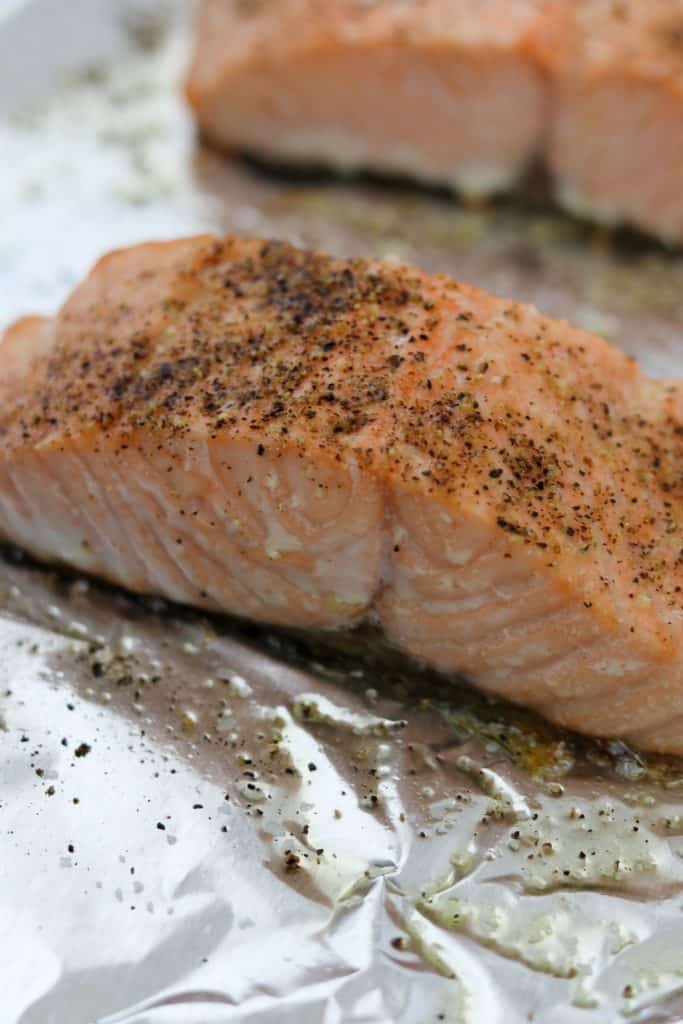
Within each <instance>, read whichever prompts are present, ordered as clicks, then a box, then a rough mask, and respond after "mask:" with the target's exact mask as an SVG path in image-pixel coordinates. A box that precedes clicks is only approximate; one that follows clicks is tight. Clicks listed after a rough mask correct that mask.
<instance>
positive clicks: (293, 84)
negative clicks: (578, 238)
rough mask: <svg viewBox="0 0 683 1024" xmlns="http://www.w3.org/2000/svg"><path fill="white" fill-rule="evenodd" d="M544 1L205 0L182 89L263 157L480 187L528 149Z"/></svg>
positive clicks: (511, 168) (211, 126)
mask: <svg viewBox="0 0 683 1024" xmlns="http://www.w3.org/2000/svg"><path fill="white" fill-rule="evenodd" d="M538 9H539V0H515V2H514V3H512V4H511V3H510V0H458V2H457V3H454V2H453V0H421V2H417V3H405V2H403V0H383V2H379V3H363V2H358V0H277V2H259V0H256V2H253V3H250V2H246V3H245V2H243V0H235V2H231V0H204V3H203V4H202V5H201V8H200V17H199V25H198V31H199V35H198V42H197V48H196V53H195V59H194V63H193V65H192V69H191V72H190V76H189V79H188V84H187V93H188V96H189V99H190V102H191V104H192V105H193V106H194V108H195V111H196V114H197V118H198V120H199V123H200V125H201V128H202V131H203V132H204V133H205V135H206V136H207V137H208V138H210V139H211V140H213V141H214V142H217V143H219V144H220V145H221V146H225V147H230V148H238V149H240V150H250V151H253V152H255V153H257V154H264V155H266V156H268V157H270V158H275V159H278V160H286V161H295V162H296V161H299V162H304V163H319V162H323V163H328V164H332V165H334V166H335V167H336V168H338V169H341V170H343V171H355V170H358V169H363V168H365V169H367V168H373V169H376V170H379V171H384V172H391V173H399V174H404V175H409V176H411V177H413V178H417V179H420V180H424V181H428V182H438V183H443V182H445V183H447V184H449V185H453V186H456V187H457V188H459V189H461V190H463V191H464V192H467V193H471V194H482V193H488V192H492V191H496V190H499V189H501V188H504V187H508V186H509V185H510V184H511V183H513V182H514V181H515V180H516V179H517V178H518V177H519V175H520V174H521V173H522V171H523V170H524V169H525V168H526V166H527V164H528V162H529V160H530V158H531V157H532V156H533V155H534V153H535V151H536V149H537V146H538V143H539V138H540V135H541V132H542V130H543V125H544V100H545V88H544V83H543V78H542V74H541V72H540V69H539V68H538V66H537V62H535V61H534V59H533V57H532V54H531V52H530V47H531V40H530V37H529V34H530V30H531V29H532V28H533V26H534V24H535V16H536V14H537V12H538Z"/></svg>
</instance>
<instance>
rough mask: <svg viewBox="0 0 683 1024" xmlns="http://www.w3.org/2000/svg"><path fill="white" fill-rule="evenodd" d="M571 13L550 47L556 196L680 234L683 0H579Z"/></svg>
mask: <svg viewBox="0 0 683 1024" xmlns="http://www.w3.org/2000/svg"><path fill="white" fill-rule="evenodd" d="M567 20H568V21H569V24H568V25H567V30H566V31H565V32H564V34H563V40H562V41H563V44H564V45H551V46H550V47H548V48H547V50H546V51H545V54H546V62H547V67H548V68H549V71H550V76H551V82H552V87H553V91H554V92H553V98H552V104H551V106H552V111H553V115H552V118H551V129H550V136H549V140H548V145H547V160H548V166H549V168H550V170H551V172H552V174H553V175H554V177H555V182H556V184H555V188H556V191H557V194H558V198H559V199H560V201H561V202H562V203H563V205H565V206H566V207H568V208H569V209H571V210H574V211H576V212H578V213H581V214H587V215H588V216H591V217H594V218H597V219H598V220H601V221H604V222H606V223H608V224H615V223H620V222H623V221H625V222H628V223H630V224H633V225H636V226H638V227H640V228H642V229H644V230H646V231H648V232H650V233H652V234H654V235H657V236H659V237H661V238H663V239H664V240H666V241H669V242H680V241H682V240H683V0H619V2H615V0H578V2H576V3H574V4H573V5H572V7H571V15H570V17H569V19H567V18H566V17H565V21H567ZM556 42H557V40H556Z"/></svg>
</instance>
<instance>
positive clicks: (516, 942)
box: [0, 0, 683, 1024]
mask: <svg viewBox="0 0 683 1024" xmlns="http://www.w3.org/2000/svg"><path fill="white" fill-rule="evenodd" d="M0 13H1V12H0ZM188 16H189V11H188V9H187V7H186V6H185V5H183V4H177V3H172V2H168V3H153V4H152V3H147V4H134V3H130V2H118V3H117V2H113V0H96V2H94V0H62V3H60V4H59V6H58V7H57V5H55V4H54V2H50V0H41V2H34V3H31V4H27V5H25V6H23V7H19V8H17V9H16V10H14V11H13V12H10V14H8V15H7V17H6V18H5V20H4V21H2V20H0V109H1V110H2V116H1V117H0V152H1V153H2V161H1V166H0V217H1V222H2V225H3V230H2V232H0V318H1V319H2V322H3V323H4V322H6V321H9V320H10V319H11V318H12V317H13V316H15V315H19V314H21V313H23V312H27V311H43V310H45V311H49V310H52V309H53V308H54V307H55V305H56V304H57V303H58V302H60V301H61V300H62V298H63V297H64V295H65V294H66V293H67V292H68V290H69V288H70V287H71V286H72V284H73V283H74V282H75V281H76V280H77V279H78V277H79V276H80V275H81V274H82V273H83V272H84V271H85V270H86V269H87V267H88V266H89V264H90V263H91V262H92V261H93V259H94V258H96V257H97V256H98V255H100V254H101V253H102V252H103V251H105V250H107V249H109V248H111V247H112V246H114V245H119V244H128V243H131V242H134V241H139V240H143V239H148V238H151V237H156V238H163V237H173V236H174V235H177V234H180V233H184V232H195V231H201V230H226V231H238V232H243V233H250V234H258V235H265V236H273V235H274V236H277V237H285V238H288V239H291V240H293V241H296V242H301V243H306V244H316V245H321V246H324V247H325V248H327V249H330V250H333V251H336V252H339V253H349V254H373V255H381V256H384V257H386V258H392V257H395V258H402V259H404V258H405V259H410V260H412V261H414V262H416V263H418V264H420V265H421V266H424V267H426V268H428V269H438V270H446V271H449V272H451V273H454V274H456V275H457V276H459V277H461V278H463V279H465V280H469V281H472V282H475V283H478V284H481V285H483V286H484V287H486V288H488V289H490V290H492V291H497V292H499V293H502V294H505V295H509V296H511V297H515V298H524V299H530V300H532V301H534V302H536V303H537V304H538V305H539V306H541V307H542V308H543V309H544V310H546V311H548V312H551V313H554V314H558V315H566V316H567V317H569V318H571V319H572V320H573V321H574V322H578V323H580V324H582V325H584V326H587V327H589V328H592V329H596V330H598V331H601V332H602V333H604V334H606V335H607V336H609V337H610V338H612V339H613V340H614V341H615V342H617V343H619V344H621V345H623V346H624V347H625V348H626V349H627V350H628V351H630V352H633V353H634V354H637V355H638V356H639V358H640V359H641V360H642V362H643V363H644V364H645V365H646V366H647V368H648V369H649V370H650V371H651V372H652V373H655V374H657V373H660V374H674V375H680V373H681V370H682V369H683V350H682V348H681V343H680V339H681V336H682V335H683V304H682V303H681V295H682V294H683V290H682V286H683V261H681V260H680V259H676V258H675V257H672V256H671V255H670V254H666V253H664V252H663V251H660V250H659V249H658V248H657V247H656V246H651V245H647V244H645V243H642V242H638V241H635V240H632V239H631V240H624V239H617V240H615V239H614V238H613V237H611V236H609V235H605V234H603V233H601V232H598V231H593V230H591V229H588V228H585V227H580V226H577V225H575V224H573V223H572V222H571V221H569V220H567V219H564V218H562V217H559V216H557V215H554V214H552V213H550V212H548V211H547V210H546V209H545V208H544V207H543V205H542V203H539V202H537V201H536V200H534V199H528V200H526V201H525V207H524V208H523V209H520V206H519V204H513V203H511V204H508V203H502V204H499V205H497V206H493V207H491V206H489V207H482V208H468V209H463V208H461V207H458V206H457V205H456V204H454V203H453V202H452V201H451V200H450V199H449V198H447V197H445V196H440V195H437V194H434V195H425V194H424V193H419V192H415V191H410V190H408V189H401V188H398V187H392V188H389V187H381V186H379V185H373V184H368V183H363V184H359V183H346V184H344V185H339V184H336V185H333V184H331V183H328V182H320V181H315V180H305V179H304V180H299V181H297V182H292V181H291V180H290V181H287V180H285V179H283V178H278V177H274V176H272V175H271V176H267V175H265V174H264V173H263V172H262V171H260V170H257V169H255V168H252V167H247V166H246V165H244V164H240V163H239V162H229V161H227V160H226V159H224V158H222V157H218V156H216V155H215V154H212V153H209V152H205V151H203V150H202V149H201V148H198V147H197V146H196V143H195V140H194V138H193V133H192V128H191V124H190V122H189V119H188V117H187V115H186V113H185V112H184V110H183V107H182V103H181V100H180V98H179V94H178V90H177V82H178V79H179V75H180V70H181V68H182V66H183V62H184V60H185V59H186V53H187V45H188V30H187V19H188ZM27 69H29V70H30V71H31V73H30V74H29V73H27ZM34 71H35V74H34V73H33V72H34ZM0 715H1V720H2V730H3V731H1V732H0V783H1V787H0V837H1V840H0V841H1V846H0V936H1V937H2V939H1V941H2V946H1V955H0V984H1V991H2V1011H1V1012H0V1019H1V1020H2V1021H3V1024H4V1022H7V1024H15V1022H16V1024H92V1022H98V1024H114V1022H124V1021H125V1022H127V1024H162V1022H163V1024H167V1022H168V1024H171V1022H174V1024H211V1022H215V1021H220V1022H223V1021H225V1022H228V1021H245V1022H246V1021H259V1022H260V1021H263V1022H267V1021H271V1020H272V1021H276V1020H277V1021H284V1022H292V1024H309V1022H310V1024H313V1022H316V1024H318V1022H324V1024H337V1022H340V1024H341V1022H344V1024H347V1022H349V1024H350V1022H354V1024H361V1022H363V1024H390V1022H405V1024H427V1022H430V1024H431V1022H437V1021H446V1022H449V1024H456V1022H457V1024H522V1022H528V1021H534V1022H536V1024H574V1022H577V1024H582V1022H586V1024H610V1022H617V1021H622V1020H630V1021H637V1022H641V1024H644V1022H648V1024H655V1022H657V1024H664V1022H669V1024H671V1022H675V1021H680V1020H682V1019H683V917H682V914H681V910H682V907H683V860H682V859H681V855H682V853H683V800H682V798H681V793H682V788H683V766H681V765H680V764H677V763H676V762H665V761H656V762H655V761H652V762H644V761H643V760H642V759H641V758H639V757H638V756H637V754H635V753H633V752H631V751H628V750H626V749H625V748H623V747H621V746H620V745H619V744H611V745H610V744H607V745H598V744H592V743H588V742H582V741H579V740H577V739H576V738H574V737H571V736H568V735H565V734H562V733H559V732H557V731H555V730H551V729H550V728H548V727H546V726H544V725H543V724H542V723H539V722H538V721H537V720H535V719H534V718H533V717H531V716H527V715H525V714H523V713H520V712H515V711H514V710H512V709H509V708H504V707H502V706H500V705H497V704H495V703H491V702H489V701H486V700H484V699H482V698H479V697H477V696H476V695H475V694H472V693H471V692H470V691H468V690H467V689H466V688H463V687H462V686H460V685H458V684H457V683H456V682H455V681H449V680H443V679H440V678H438V677H437V676H435V675H434V674H433V673H429V672H426V671H422V670H420V669H418V668H417V667H415V666H409V665H407V664H406V662H405V661H404V660H402V659H400V658H397V657H396V656H393V655H392V654H391V653H390V652H387V651H384V650H383V649H382V647H381V644H380V643H379V642H378V640H377V638H376V637H374V636H372V635H370V634H369V633H367V632H361V633H359V634H356V635H353V636H350V637H329V636H328V637H317V638H310V637H301V636H293V635H291V634H285V633H282V632H274V631H269V630H259V629H255V628H253V627H249V626H244V625H239V624H236V623H234V622H231V621H229V620H226V619H219V618H215V619H207V618H206V617H203V616H199V615H195V614H193V613H192V612H187V611H183V610H180V609H176V608H172V607H169V606H167V605H165V604H163V603H162V602H149V601H147V602H144V601H138V600H136V599H134V598H131V597H129V596H126V595H125V594H122V593H120V592H117V591H114V590H111V589H108V588H105V587H102V586H99V585H98V584H96V583H93V582H88V581H85V580H82V579H80V578H75V577H68V576H66V575H63V574H61V575H58V574H54V573H52V572H50V571H48V570H45V569H44V568H39V567H37V566H35V565H33V564H32V563H30V562H29V561H27V560H25V559H22V558H21V557H20V556H18V555H17V554H16V553H15V552H11V551H4V552H3V554H2V560H1V561H0Z"/></svg>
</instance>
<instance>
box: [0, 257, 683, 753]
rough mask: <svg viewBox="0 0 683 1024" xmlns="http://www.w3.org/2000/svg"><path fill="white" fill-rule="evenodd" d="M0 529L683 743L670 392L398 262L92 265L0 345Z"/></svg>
mask: <svg viewBox="0 0 683 1024" xmlns="http://www.w3.org/2000/svg"><path fill="white" fill-rule="evenodd" d="M0 367H2V369H1V371H0V535H1V536H2V537H4V538H5V539H6V540H9V541H12V542H15V543H17V544H19V545H22V546H23V547H25V548H26V549H28V550H29V551H30V552H32V553H33V554H34V555H36V556H38V557H39V558H41V559H45V560H50V561H57V562H62V563H66V564H68V565H72V566H75V567H76V568H77V569H79V570H83V571H86V572H89V573H94V574H97V575H99V576H103V577H105V578H107V579H109V580H112V581H114V582H115V583H118V584H122V585H123V586H125V587H128V588H130V589H131V590H134V591H138V592H141V593H154V594H162V595H165V596H166V597H169V598H172V599H173V600H175V601H180V602H186V603H189V604H193V605H198V606H200V607H203V608H207V609H213V610H221V611H227V612H230V613H234V614H236V615H240V616H244V617H249V618H251V619H254V620H258V621H262V622H269V623H279V624H284V625H288V626H294V627H304V628H307V627H309V628H313V627H315V628H324V629H339V628H342V627H347V626H352V625H353V624H354V623H357V622H359V621H360V620H362V619H365V618H368V617H370V618H371V619H373V620H375V621H376V622H378V623H379V624H381V627H382V629H383V630H384V632H385V634H386V636H387V637H388V638H389V639H390V641H391V642H392V643H393V644H395V645H397V646H398V647H399V648H401V649H403V650H405V651H407V652H409V653H410V654H412V655H414V656H415V657H417V658H418V659H421V660H423V661H425V662H428V663H429V664H431V665H434V666H438V667H439V668H440V669H443V670H445V671H447V672H461V673H464V674H465V675H466V676H467V677H468V678H469V679H471V680H472V681H473V682H475V683H476V684H478V685H479V686H480V687H483V688H484V689H486V690H488V691H492V692H494V693H496V694H502V695H504V696H505V697H507V698H509V699H510V700H512V701H516V702H519V703H522V704H526V705H530V706H533V707H534V708H537V709H538V710H539V711H540V712H541V713H542V714H544V715H546V716H547V717H548V718H550V719H552V720H553V721H555V722H559V723H561V724H563V725H566V726H571V727H573V728H575V729H578V730H582V731H585V732H587V733H598V734H603V735H604V734H609V735H612V736H619V737H623V738H625V739H626V740H628V741H630V742H633V743H636V744H638V745H640V746H642V747H643V748H648V749H654V750H664V751H674V752H683V590H682V587H683V472H682V469H681V467H683V386H682V385H680V384H677V383H671V382H660V381H655V380H650V379H648V378H647V377H645V376H644V374H643V373H642V372H641V371H640V369H639V368H638V366H637V365H636V363H635V362H634V361H633V360H632V359H631V358H629V357H627V356H625V355H624V354H622V353H621V352H620V351H618V350H617V349H616V348H613V347H611V346H610V345H609V344H607V342H605V341H604V340H602V339H601V338H599V337H596V336H594V335H591V334H587V333H585V332H583V331H580V330H577V329H575V328H573V327H570V326H569V325H568V324H566V323H563V322H561V321H556V320H552V319H549V318H547V317H545V316H543V315H542V314H541V313H539V312H538V311H537V310H536V309H534V308H533V307H530V306H523V305H517V304H515V303H512V302H506V301H505V300H503V299H499V298H494V297H492V296H490V295H487V294H485V293H484V292H482V291H479V290H478V289H476V288H472V287H469V286H467V285H463V284H458V283H456V282H455V281H452V280H449V279H448V278H446V277H442V276H428V275H425V274H423V273H420V272H419V271H417V270H415V269H412V268H411V267H408V266H403V265H399V264H394V263H383V262H366V261H362V260H355V261H342V260H335V259H332V258H330V257H327V256H324V255H320V254H316V253H313V252H306V251H302V250H299V249H296V248H293V247H291V246H289V245H286V244H284V243H278V242H261V241H256V240H243V239H230V238H229V239H224V240H218V239H215V238H212V237H199V238H191V239H185V240H181V241H176V242H169V243H163V244H149V245H142V246H138V247H136V248H132V249H129V250H124V251H120V252H115V253H113V254H111V255H109V256H106V257H105V258H104V259H103V260H101V262H100V263H98V265H97V266H96V267H95V269H94V270H93V272H92V273H91V274H90V276H89V277H88V279H87V280H86V281H85V283H84V284H82V285H81V286H80V287H79V288H78V289H77V290H76V291H75V293H74V294H73V295H72V297H71V298H70V299H69V300H68V301H67V303H66V305H65V306H64V307H63V309H62V310H61V311H60V312H59V314H58V315H57V316H56V318H55V319H54V320H51V319H47V320H46V319H29V320H24V321H21V322H20V323H19V325H17V326H16V327H15V328H12V329H10V331H9V332H8V333H7V334H6V335H5V337H4V340H3V341H2V343H1V345H0Z"/></svg>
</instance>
